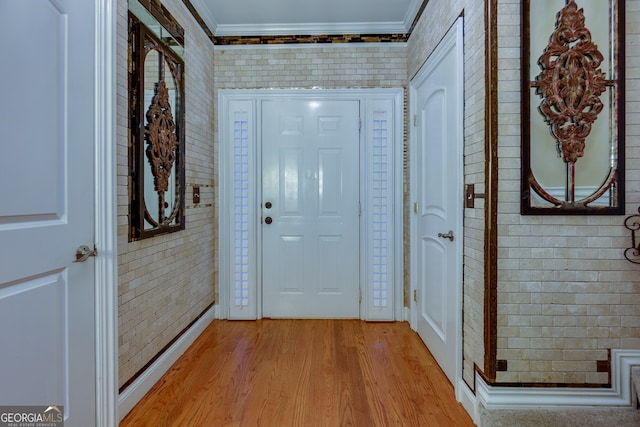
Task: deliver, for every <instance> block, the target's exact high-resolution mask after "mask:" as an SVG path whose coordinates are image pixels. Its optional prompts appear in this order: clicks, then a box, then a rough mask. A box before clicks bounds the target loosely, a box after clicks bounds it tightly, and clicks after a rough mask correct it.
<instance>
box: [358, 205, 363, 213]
mask: <svg viewBox="0 0 640 427" xmlns="http://www.w3.org/2000/svg"><path fill="white" fill-rule="evenodd" d="M358 216H362V203H361V202H358Z"/></svg>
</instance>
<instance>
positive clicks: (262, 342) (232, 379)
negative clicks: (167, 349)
mask: <svg viewBox="0 0 640 427" xmlns="http://www.w3.org/2000/svg"><path fill="white" fill-rule="evenodd" d="M473 425H474V424H473V422H472V420H471V418H470V417H469V415H468V414H467V413H466V412H465V410H464V409H463V408H462V406H461V405H460V404H458V403H457V402H456V401H455V398H454V392H453V387H452V386H451V384H450V383H449V381H448V380H447V378H446V377H445V375H444V373H443V372H442V371H441V370H440V368H439V367H438V365H437V363H436V362H435V360H434V359H433V357H432V356H431V354H430V353H429V351H428V350H427V349H426V347H425V346H424V344H423V343H422V341H421V340H420V338H419V337H418V335H417V334H416V333H415V332H413V331H412V330H411V329H410V328H409V326H408V324H407V323H366V322H362V321H359V320H269V319H264V320H259V321H251V322H248V321H222V320H218V321H214V322H213V323H212V324H211V325H210V326H209V328H207V330H206V331H205V332H204V333H203V334H202V335H201V336H200V337H199V338H198V339H197V341H196V342H195V343H194V344H193V345H192V346H191V347H190V348H189V349H188V350H187V352H186V353H185V354H184V355H183V356H182V357H181V358H180V359H179V360H178V361H177V362H176V364H175V365H174V366H173V367H172V368H171V370H170V371H169V372H167V374H166V375H165V376H164V377H163V378H162V379H161V380H160V381H159V382H158V383H157V384H156V385H155V386H154V387H153V389H152V390H151V391H150V392H149V393H148V394H147V395H146V396H145V397H144V398H143V399H142V400H141V401H140V403H139V404H138V405H137V406H136V407H135V408H134V409H133V410H132V411H131V412H130V413H129V414H128V415H127V416H126V418H125V419H124V420H123V421H122V423H121V424H120V426H121V427H134V426H135V427H143V426H153V427H160V426H176V427H177V426H180V427H196V426H198V427H200V426H207V427H208V426H214V427H219V426H220V427H221V426H251V427H254V426H261V427H286V426H294V427H300V426H304V427H307V426H326V427H344V426H354V427H372V426H393V427H402V426H421V427H422V426H425V427H428V426H433V427H454V426H460V427H467V426H473Z"/></svg>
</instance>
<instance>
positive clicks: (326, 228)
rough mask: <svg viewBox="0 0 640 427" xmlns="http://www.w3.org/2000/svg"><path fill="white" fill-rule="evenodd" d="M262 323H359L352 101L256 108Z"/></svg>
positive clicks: (354, 114) (355, 131) (355, 113)
mask: <svg viewBox="0 0 640 427" xmlns="http://www.w3.org/2000/svg"><path fill="white" fill-rule="evenodd" d="M261 106H262V108H261V110H262V136H261V138H262V199H263V200H262V283H263V285H262V289H263V315H264V316H265V317H307V318H308V317H315V318H318V317H320V318H337V317H340V318H345V317H346V318H355V317H359V291H360V288H359V268H360V267H359V265H360V262H359V176H360V175H359V166H358V159H359V140H360V138H359V111H360V104H359V102H358V101H330V100H296V101H287V100H282V101H279V100H276V101H263V102H262V105H261Z"/></svg>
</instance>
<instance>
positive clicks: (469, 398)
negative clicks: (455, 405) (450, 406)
mask: <svg viewBox="0 0 640 427" xmlns="http://www.w3.org/2000/svg"><path fill="white" fill-rule="evenodd" d="M456 400H457V401H458V402H460V404H461V405H462V407H463V408H464V409H465V410H466V411H467V413H468V414H469V415H470V416H471V419H472V420H473V422H474V423H476V425H477V424H478V423H479V420H480V413H479V410H478V405H477V404H476V395H475V394H474V393H473V390H471V389H470V388H469V386H468V385H467V383H466V382H464V380H463V379H462V378H460V379H458V386H457V387H456Z"/></svg>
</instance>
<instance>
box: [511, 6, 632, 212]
mask: <svg viewBox="0 0 640 427" xmlns="http://www.w3.org/2000/svg"><path fill="white" fill-rule="evenodd" d="M530 4H531V0H522V3H521V5H522V14H521V15H522V22H521V28H522V51H521V52H522V58H521V60H522V69H521V72H522V77H521V80H522V123H521V126H522V132H521V135H522V141H521V156H522V169H521V195H522V197H521V213H522V214H523V215H594V214H600V215H622V214H624V212H625V185H624V184H625V179H624V178H625V172H624V171H625V155H624V147H625V144H624V136H625V132H624V128H625V127H624V118H625V117H624V83H625V61H624V40H625V25H624V24H625V23H624V19H625V12H624V11H625V6H624V0H615V8H614V10H613V13H615V21H616V24H617V28H615V29H614V31H616V44H615V46H614V52H613V54H614V62H615V64H614V66H615V67H616V76H615V79H613V80H612V82H613V86H614V91H615V95H616V100H615V105H614V106H612V108H613V109H614V110H615V118H616V121H617V124H618V126H617V135H616V138H617V151H618V156H617V165H616V168H615V169H613V168H612V178H613V180H614V182H615V184H614V185H615V187H614V192H615V195H614V197H615V198H616V202H617V204H616V206H610V207H609V206H607V207H605V206H583V205H572V206H567V205H558V206H555V207H536V206H532V205H531V195H532V192H534V191H535V190H534V189H533V187H534V185H536V180H535V177H534V176H533V172H532V170H531V153H530V142H531V135H530V134H531V127H530V117H531V108H530V100H531V97H530V89H531V87H532V83H531V81H530V80H529V78H530V76H529V67H530V65H531V64H530V62H529V55H530V51H529V46H530V41H531V39H530V37H531V36H530V16H529V15H530Z"/></svg>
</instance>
